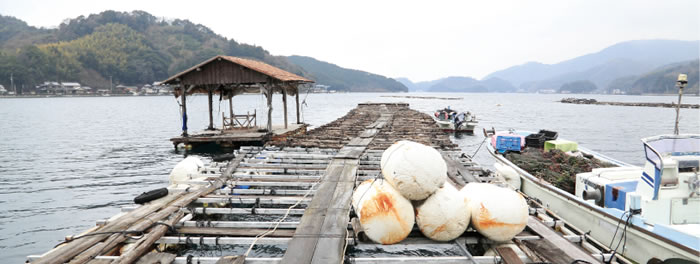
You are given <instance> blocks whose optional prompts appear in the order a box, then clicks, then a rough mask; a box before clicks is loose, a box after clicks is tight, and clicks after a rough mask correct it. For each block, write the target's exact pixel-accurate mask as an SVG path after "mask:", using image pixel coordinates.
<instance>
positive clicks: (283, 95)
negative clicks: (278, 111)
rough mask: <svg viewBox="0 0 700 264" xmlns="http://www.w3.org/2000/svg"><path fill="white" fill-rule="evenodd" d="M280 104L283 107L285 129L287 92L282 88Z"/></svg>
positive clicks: (285, 126)
mask: <svg viewBox="0 0 700 264" xmlns="http://www.w3.org/2000/svg"><path fill="white" fill-rule="evenodd" d="M282 104H283V105H284V129H287V90H286V89H284V88H282Z"/></svg>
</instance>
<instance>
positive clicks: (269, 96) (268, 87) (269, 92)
mask: <svg viewBox="0 0 700 264" xmlns="http://www.w3.org/2000/svg"><path fill="white" fill-rule="evenodd" d="M265 96H266V97H267V132H268V133H272V86H271V85H266V87H265Z"/></svg>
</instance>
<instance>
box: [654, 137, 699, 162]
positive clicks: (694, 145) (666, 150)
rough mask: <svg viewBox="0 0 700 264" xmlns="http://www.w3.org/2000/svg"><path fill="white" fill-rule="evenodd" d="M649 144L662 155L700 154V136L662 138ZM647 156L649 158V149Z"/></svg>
mask: <svg viewBox="0 0 700 264" xmlns="http://www.w3.org/2000/svg"><path fill="white" fill-rule="evenodd" d="M647 144H648V145H649V146H650V147H652V148H654V150H656V151H657V152H659V154H661V155H662V156H695V155H700V137H687V138H662V139H659V140H655V141H651V142H647ZM647 158H649V153H648V151H647Z"/></svg>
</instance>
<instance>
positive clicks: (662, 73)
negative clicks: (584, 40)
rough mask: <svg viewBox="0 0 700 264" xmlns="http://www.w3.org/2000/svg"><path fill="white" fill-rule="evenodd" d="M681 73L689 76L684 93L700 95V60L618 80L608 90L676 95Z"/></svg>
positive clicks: (674, 64) (670, 65)
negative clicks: (677, 82)
mask: <svg viewBox="0 0 700 264" xmlns="http://www.w3.org/2000/svg"><path fill="white" fill-rule="evenodd" d="M681 73H683V74H687V75H688V84H687V85H686V88H685V89H684V93H688V94H699V89H700V87H698V86H699V82H698V78H699V77H700V60H692V61H685V62H680V63H673V64H669V65H666V66H663V67H659V68H657V69H655V70H653V71H650V72H647V73H644V74H642V75H639V76H627V77H622V78H618V79H616V80H614V81H613V82H611V83H610V85H609V86H608V87H607V90H608V92H613V91H614V90H619V91H622V92H625V93H627V94H662V93H673V94H675V93H678V87H677V86H675V85H676V80H677V79H678V74H681Z"/></svg>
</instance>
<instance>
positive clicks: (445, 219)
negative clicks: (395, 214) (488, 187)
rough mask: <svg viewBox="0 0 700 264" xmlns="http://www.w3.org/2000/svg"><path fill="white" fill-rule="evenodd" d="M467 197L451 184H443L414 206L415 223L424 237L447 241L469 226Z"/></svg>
mask: <svg viewBox="0 0 700 264" xmlns="http://www.w3.org/2000/svg"><path fill="white" fill-rule="evenodd" d="M470 215H471V213H470V210H469V206H468V201H467V198H466V197H465V196H464V195H463V194H462V193H460V192H459V191H457V189H456V188H455V187H453V186H452V185H451V184H445V185H444V186H442V188H440V189H438V190H437V191H436V192H435V193H434V194H433V195H431V196H430V197H428V199H426V200H425V201H424V202H423V203H422V204H421V205H419V206H416V224H417V225H418V228H419V229H420V231H421V232H422V233H423V235H425V236H426V237H428V238H430V239H433V240H437V241H449V240H452V239H455V238H457V237H459V236H460V235H462V233H464V230H467V227H468V226H469V218H470Z"/></svg>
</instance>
